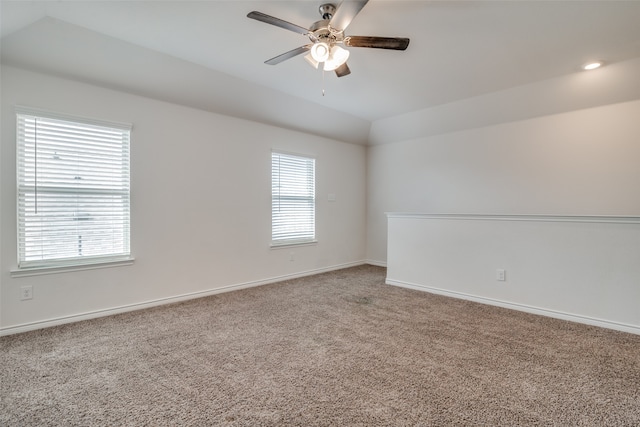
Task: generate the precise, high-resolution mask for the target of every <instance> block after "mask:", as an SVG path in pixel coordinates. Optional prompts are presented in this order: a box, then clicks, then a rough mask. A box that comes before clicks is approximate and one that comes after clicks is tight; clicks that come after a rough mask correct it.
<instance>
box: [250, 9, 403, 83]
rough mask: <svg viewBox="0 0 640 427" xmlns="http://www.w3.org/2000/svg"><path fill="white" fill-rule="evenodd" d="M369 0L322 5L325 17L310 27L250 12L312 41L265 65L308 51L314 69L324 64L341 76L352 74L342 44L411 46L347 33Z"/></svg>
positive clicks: (401, 41)
mask: <svg viewBox="0 0 640 427" xmlns="http://www.w3.org/2000/svg"><path fill="white" fill-rule="evenodd" d="M368 1H369V0H360V1H355V0H344V1H343V2H342V3H340V5H338V6H337V7H336V6H335V5H334V4H332V3H325V4H322V5H321V6H320V9H319V11H320V15H321V16H322V19H321V20H320V21H317V22H314V23H313V24H311V26H310V27H309V28H304V27H301V26H299V25H296V24H292V23H290V22H287V21H284V20H282V19H279V18H275V17H273V16H270V15H267V14H264V13H262V12H257V11H253V12H249V14H248V15H247V17H248V18H251V19H255V20H257V21H261V22H265V23H267V24H271V25H275V26H276V27H280V28H284V29H285V30H289V31H293V32H296V33H299V34H302V35H304V36H307V37H309V40H311V43H310V44H306V45H304V46H300V47H298V48H296V49H293V50H290V51H288V52H285V53H283V54H281V55H278V56H276V57H273V58H271V59H269V60H267V61H265V64H269V65H276V64H279V63H281V62H283V61H285V60H287V59H290V58H293V57H294V56H298V55H301V54H303V53H307V55H306V56H305V59H306V60H307V61H308V62H309V63H310V64H311V65H313V66H314V67H315V68H318V66H319V64H321V63H323V69H324V70H325V71H335V73H336V75H337V76H338V77H342V76H346V75H348V74H350V73H351V70H349V67H348V66H347V59H348V58H349V51H348V50H346V49H343V48H341V47H340V46H339V45H344V46H348V47H368V48H377V49H393V50H405V49H406V48H407V46H409V39H408V38H401V37H372V36H345V35H344V30H345V29H346V28H347V26H348V25H349V24H350V23H351V21H352V20H353V18H355V16H356V15H357V14H358V13H359V12H360V11H361V10H362V8H363V7H364V6H365V5H366V4H367V2H368Z"/></svg>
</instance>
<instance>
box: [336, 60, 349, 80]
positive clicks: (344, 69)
mask: <svg viewBox="0 0 640 427" xmlns="http://www.w3.org/2000/svg"><path fill="white" fill-rule="evenodd" d="M349 74H351V70H350V69H349V66H348V65H347V63H346V62H345V63H344V64H342V65H341V66H339V67H338V68H336V76H338V77H344V76H348V75H349Z"/></svg>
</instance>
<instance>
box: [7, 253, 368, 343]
mask: <svg viewBox="0 0 640 427" xmlns="http://www.w3.org/2000/svg"><path fill="white" fill-rule="evenodd" d="M363 264H367V262H366V261H355V262H350V263H345V264H338V265H333V266H330V267H324V268H318V269H314V270H307V271H303V272H298V273H292V274H285V275H282V276H276V277H271V278H268V279H263V280H255V281H251V282H245V283H238V284H234V285H228V286H222V287H219V288H215V289H208V290H205V291H199V292H192V293H188V294H182V295H176V296H172V297H167V298H160V299H155V300H151V301H145V302H140V303H135V304H127V305H123V306H119V307H112V308H108V309H104V310H96V311H90V312H86V313H80V314H73V315H70V316H63V317H57V318H54V319H48V320H42V321H38V322H32V323H24V324H21V325H16V326H8V327H3V328H0V336H5V335H12V334H18V333H21V332H28V331H34V330H37V329H43V328H49V327H52V326H58V325H64V324H66V323H73V322H80V321H83V320H89V319H96V318H98V317H105V316H112V315H114V314H120V313H126V312H129V311H135V310H143V309H145V308H151V307H156V306H159V305H165V304H173V303H176V302H182V301H187V300H190V299H195V298H202V297H207V296H211V295H216V294H221V293H224V292H232V291H237V290H240V289H247V288H253V287H256V286H262V285H268V284H271V283H276V282H282V281H285V280H291V279H297V278H300V277H306V276H312V275H315V274H321V273H327V272H329V271H335V270H342V269H344V268H349V267H356V266H359V265H363Z"/></svg>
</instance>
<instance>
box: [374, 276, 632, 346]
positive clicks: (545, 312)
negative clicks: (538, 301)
mask: <svg viewBox="0 0 640 427" xmlns="http://www.w3.org/2000/svg"><path fill="white" fill-rule="evenodd" d="M385 283H386V284H388V285H393V286H398V287H401V288H407V289H414V290H418V291H424V292H429V293H432V294H438V295H444V296H448V297H452V298H458V299H464V300H468V301H474V302H479V303H482V304H488V305H494V306H498V307H503V308H509V309H512V310H517V311H524V312H526V313H532V314H538V315H541V316H547V317H553V318H555V319H562V320H568V321H571V322H576V323H583V324H586V325H591V326H598V327H601V328H607V329H614V330H616V331H622V332H629V333H631V334H636V335H640V326H635V325H629V324H625V323H619V322H613V321H610V320H604V319H596V318H593V317H588V316H580V315H576V314H570V313H564V312H561V311H555V310H549V309H546V308H539V307H533V306H529V305H526V304H518V303H513V302H507V301H501V300H497V299H493V298H486V297H481V296H477V295H470V294H466V293H463V292H456V291H449V290H446V289H441V288H435V287H432V286H426V285H418V284H415V283H408V282H403V281H399V280H393V279H389V278H387V279H386V281H385Z"/></svg>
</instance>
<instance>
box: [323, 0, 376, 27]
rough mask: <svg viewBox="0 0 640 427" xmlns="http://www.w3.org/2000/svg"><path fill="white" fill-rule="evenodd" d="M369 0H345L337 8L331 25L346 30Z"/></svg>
mask: <svg viewBox="0 0 640 427" xmlns="http://www.w3.org/2000/svg"><path fill="white" fill-rule="evenodd" d="M368 2H369V0H359V1H356V0H344V1H343V2H342V3H341V4H340V6H338V8H337V9H336V12H335V13H334V14H333V17H332V18H331V21H329V25H330V26H331V27H332V28H335V29H337V30H344V29H345V28H347V26H348V25H349V24H350V23H351V21H352V20H353V18H355V17H356V15H357V14H358V13H359V12H360V11H361V10H362V8H363V7H364V6H365V5H366V4H367V3H368Z"/></svg>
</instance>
